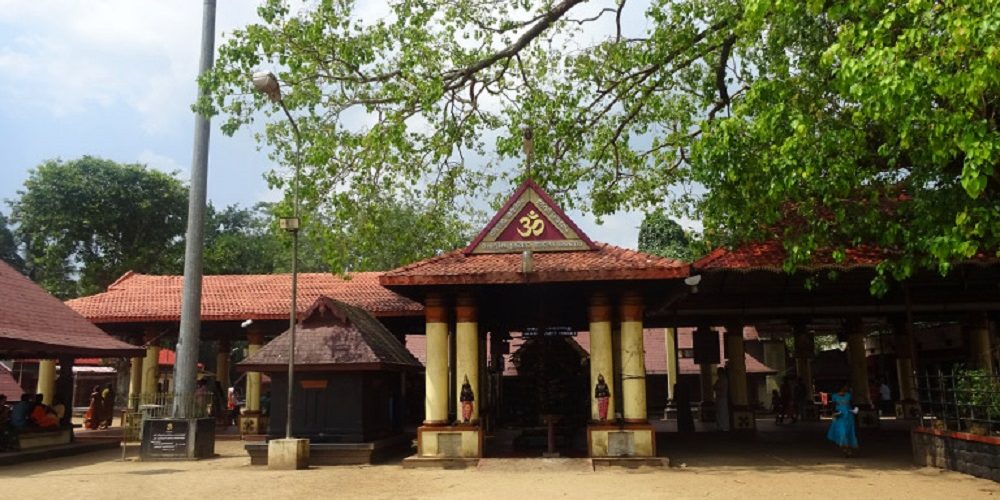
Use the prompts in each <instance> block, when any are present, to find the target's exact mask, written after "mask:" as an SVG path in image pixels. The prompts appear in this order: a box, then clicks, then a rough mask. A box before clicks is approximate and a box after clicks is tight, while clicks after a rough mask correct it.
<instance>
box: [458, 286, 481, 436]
mask: <svg viewBox="0 0 1000 500" xmlns="http://www.w3.org/2000/svg"><path fill="white" fill-rule="evenodd" d="M466 383H468V386H466ZM463 392H466V395H465V396H464V397H463V394H462V393H463ZM470 394H471V396H470ZM480 396H481V394H480V393H479V328H478V326H477V324H476V303H475V299H473V297H472V296H471V295H466V294H463V295H460V296H459V297H458V300H457V303H456V304H455V401H457V411H456V413H455V415H456V420H458V421H459V422H466V423H478V422H479V402H480ZM469 397H471V398H472V401H463V399H468V398H469ZM469 406H471V408H470V407H469Z"/></svg>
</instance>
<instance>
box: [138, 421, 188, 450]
mask: <svg viewBox="0 0 1000 500" xmlns="http://www.w3.org/2000/svg"><path fill="white" fill-rule="evenodd" d="M145 424H146V425H145V427H144V429H143V434H144V435H143V440H142V448H143V449H142V450H141V451H142V452H143V453H142V454H143V457H149V458H152V459H156V458H187V457H188V447H190V445H191V443H190V442H189V439H190V432H188V431H189V429H190V422H189V421H186V420H181V419H162V420H160V419H148V420H146V422H145Z"/></svg>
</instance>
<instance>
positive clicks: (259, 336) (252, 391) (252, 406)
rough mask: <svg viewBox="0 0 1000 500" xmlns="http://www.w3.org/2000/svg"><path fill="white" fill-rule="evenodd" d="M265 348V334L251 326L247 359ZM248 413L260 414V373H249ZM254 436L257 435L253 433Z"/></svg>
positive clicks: (248, 335) (248, 332)
mask: <svg viewBox="0 0 1000 500" xmlns="http://www.w3.org/2000/svg"><path fill="white" fill-rule="evenodd" d="M263 346H264V332H262V331H261V330H260V329H259V328H254V325H250V328H249V329H248V330H247V357H248V358H249V357H250V356H253V355H254V354H256V353H257V351H259V350H260V348H261V347H263ZM245 397H246V407H245V408H246V411H247V413H259V412H260V372H247V390H246V394H245ZM252 434H256V432H253V433H252Z"/></svg>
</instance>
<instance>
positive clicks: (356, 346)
mask: <svg viewBox="0 0 1000 500" xmlns="http://www.w3.org/2000/svg"><path fill="white" fill-rule="evenodd" d="M289 343H290V335H289V332H288V331H286V332H284V333H282V334H281V335H279V336H278V337H277V338H275V339H274V340H272V341H271V342H269V343H267V345H265V346H264V347H262V348H261V349H260V350H259V351H257V352H256V353H254V354H253V355H252V356H250V357H248V358H247V359H245V360H243V361H241V362H240V363H239V364H238V366H239V368H240V369H241V370H244V371H246V370H254V371H274V370H275V369H277V370H284V369H286V367H287V366H288V347H289ZM295 365H296V369H297V370H317V369H322V370H366V369H385V368H390V369H396V370H418V369H420V363H419V362H417V360H416V359H415V358H414V357H413V355H412V354H410V352H409V351H407V350H406V348H405V347H404V346H403V344H401V343H400V342H399V341H398V340H396V337H394V336H393V335H392V334H391V333H389V330H387V329H386V328H385V327H384V326H382V324H381V323H379V322H378V320H376V319H375V318H374V317H372V316H371V315H370V314H368V313H367V312H365V311H364V310H362V309H360V308H357V307H352V306H350V305H347V304H345V303H343V302H339V301H336V300H333V299H331V298H329V297H320V298H319V299H317V300H316V302H315V303H314V304H313V305H312V307H311V308H310V309H309V311H308V312H307V313H306V315H305V316H304V318H303V320H302V326H301V327H300V328H299V329H298V330H297V331H296V334H295Z"/></svg>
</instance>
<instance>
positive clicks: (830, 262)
mask: <svg viewBox="0 0 1000 500" xmlns="http://www.w3.org/2000/svg"><path fill="white" fill-rule="evenodd" d="M886 255H887V253H886V252H885V251H884V250H880V249H878V248H876V247H873V246H859V247H857V248H848V249H846V250H845V251H844V260H843V262H837V261H836V260H835V259H834V258H833V253H832V252H831V251H822V250H821V251H817V252H816V254H815V255H814V256H813V259H812V260H811V261H810V262H808V263H806V264H804V265H800V266H799V268H801V269H816V270H818V269H840V270H847V269H855V268H874V267H875V266H877V265H878V263H879V262H881V261H882V260H883V259H885V257H886ZM787 258H788V252H787V251H785V247H784V246H783V245H782V244H781V242H780V241H777V240H771V241H765V242H762V243H748V244H746V245H743V246H740V247H737V248H734V249H727V248H717V249H715V250H713V251H712V252H711V253H709V254H708V255H706V256H704V257H702V258H701V259H698V260H697V261H696V262H695V263H694V264H692V265H691V267H692V269H693V270H694V271H693V272H700V271H711V270H717V269H719V270H740V271H755V270H762V271H779V272H783V271H784V263H785V260H786V259H787Z"/></svg>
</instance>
